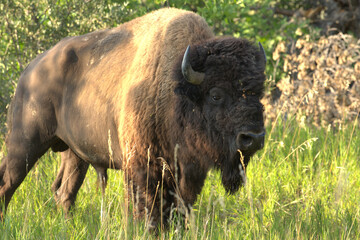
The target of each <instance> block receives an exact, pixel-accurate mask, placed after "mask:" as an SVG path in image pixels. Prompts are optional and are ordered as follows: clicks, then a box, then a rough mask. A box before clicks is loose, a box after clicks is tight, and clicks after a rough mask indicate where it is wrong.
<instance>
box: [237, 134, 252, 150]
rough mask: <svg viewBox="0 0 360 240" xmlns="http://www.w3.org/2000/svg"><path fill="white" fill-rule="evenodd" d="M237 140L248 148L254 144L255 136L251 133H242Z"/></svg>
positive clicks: (240, 144)
mask: <svg viewBox="0 0 360 240" xmlns="http://www.w3.org/2000/svg"><path fill="white" fill-rule="evenodd" d="M237 142H238V145H239V146H240V147H241V146H242V147H245V148H248V147H250V146H251V145H252V143H253V138H252V137H251V136H250V135H247V134H244V133H240V134H239V136H238V140H237Z"/></svg>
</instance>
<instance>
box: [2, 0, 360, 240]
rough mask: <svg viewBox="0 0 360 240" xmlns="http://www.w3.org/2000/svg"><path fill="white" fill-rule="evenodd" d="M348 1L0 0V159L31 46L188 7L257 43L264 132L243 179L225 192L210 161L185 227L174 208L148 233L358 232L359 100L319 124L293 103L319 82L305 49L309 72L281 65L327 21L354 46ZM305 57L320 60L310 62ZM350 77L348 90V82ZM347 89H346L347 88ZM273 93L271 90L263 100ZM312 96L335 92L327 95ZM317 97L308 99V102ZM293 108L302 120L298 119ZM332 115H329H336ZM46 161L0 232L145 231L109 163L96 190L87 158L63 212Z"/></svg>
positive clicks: (325, 32) (92, 235)
mask: <svg viewBox="0 0 360 240" xmlns="http://www.w3.org/2000/svg"><path fill="white" fill-rule="evenodd" d="M359 5H360V4H359V2H358V1H357V0H346V1H345V0H316V1H313V0H290V1H287V0H238V1H236V0H210V1H205V0H193V1H190V0H170V1H162V0H129V1H122V0H121V1H120V0H80V1H78V0H39V1H31V0H0V56H1V58H0V146H2V150H1V152H0V159H1V157H2V156H3V155H4V154H6V150H5V145H4V138H5V133H6V127H5V119H6V108H7V105H8V104H9V102H10V99H11V96H12V95H13V93H14V91H15V88H16V83H17V80H18V78H19V76H20V74H21V72H22V71H23V70H24V68H25V67H26V65H27V64H28V63H29V62H30V61H31V60H32V59H33V58H35V56H36V55H38V54H39V53H41V52H43V51H45V50H47V49H49V48H50V47H51V46H53V45H54V44H55V43H56V42H58V41H59V40H60V39H62V38H63V37H66V36H74V35H80V34H84V33H87V32H90V31H94V30H97V29H102V28H110V27H114V26H116V25H118V24H120V23H122V22H125V21H128V20H131V19H133V18H135V17H137V16H141V15H143V14H145V13H147V12H149V11H151V10H155V9H158V8H162V7H168V6H170V7H177V8H182V9H188V10H192V11H195V12H197V13H199V14H200V15H201V16H203V17H204V18H205V19H206V21H207V22H208V23H209V25H210V26H212V27H213V29H214V31H215V33H216V34H217V35H233V36H237V37H239V36H241V37H246V38H249V39H251V40H253V41H260V42H261V43H262V44H263V46H264V48H265V50H266V52H267V56H268V65H267V75H268V82H267V87H268V88H267V96H266V99H265V100H266V102H267V105H266V109H267V113H269V114H268V115H269V118H268V122H267V137H266V138H267V139H266V145H265V148H264V149H263V150H262V151H261V152H259V153H257V155H256V156H255V157H254V158H253V159H252V161H251V163H250V165H249V168H248V169H247V176H248V181H247V184H246V186H245V188H243V189H241V190H240V191H239V192H238V193H237V194H235V195H233V196H228V195H226V193H225V191H224V189H223V187H222V186H221V184H220V180H219V175H218V173H217V172H210V173H209V178H208V180H207V182H206V186H205V187H204V189H203V191H202V194H201V195H200V196H199V199H198V201H197V202H196V204H195V206H194V209H193V214H192V215H191V217H190V222H189V225H188V230H185V229H184V228H183V227H181V226H180V225H179V224H178V220H177V219H174V221H173V225H172V226H171V229H170V231H168V232H160V235H159V236H160V237H161V238H163V239H182V238H185V239H197V238H198V239H243V238H247V239H254V238H265V239H269V238H274V239H295V238H296V239H319V238H321V239H357V238H360V236H359V233H360V214H359V211H360V210H359V209H360V208H359V206H360V168H359V167H360V158H359V156H360V150H359V146H360V136H359V134H360V129H359V121H358V116H359V112H358V111H359V109H358V108H356V107H355V108H354V109H355V110H354V109H352V115H351V116H352V118H351V119H347V116H346V115H345V114H340V115H339V116H338V117H337V119H335V120H334V118H330V119H332V120H330V122H329V121H327V122H325V123H324V122H323V119H320V120H319V121H320V123H321V124H315V125H316V126H315V125H314V124H313V123H312V119H313V118H312V117H313V116H312V114H313V113H312V112H311V111H297V110H298V109H301V106H304V108H303V109H315V108H313V107H312V105H309V102H306V101H303V97H304V91H298V90H297V89H300V88H301V87H299V86H311V87H310V88H311V89H312V86H314V85H315V86H317V87H318V86H319V85H321V84H323V83H322V82H321V81H322V79H321V78H316V77H313V75H315V74H313V72H311V71H312V70H314V69H312V70H311V67H309V66H310V64H309V62H306V59H307V58H305V57H304V59H305V60H304V61H303V62H304V63H306V64H307V65H306V64H305V65H306V67H308V68H309V69H310V70H311V71H310V70H309V71H308V70H306V69H305V70H306V71H304V74H307V76H311V79H310V80H309V79H308V78H307V79H306V81H307V82H302V81H300V82H299V78H298V74H297V73H296V74H294V71H292V72H291V71H290V72H289V68H291V67H293V68H299V66H300V65H301V63H302V62H301V61H299V59H298V58H295V56H297V55H299V54H300V53H301V56H304V55H306V54H308V53H307V52H303V49H306V48H307V47H306V46H310V45H311V46H318V45H317V44H318V43H319V46H320V45H321V41H320V40H319V39H320V37H321V38H325V39H328V38H329V35H333V34H336V33H338V32H339V31H343V32H344V33H350V34H352V35H353V37H351V38H354V39H355V40H354V41H353V42H355V43H354V44H355V46H352V47H353V49H357V50H359V47H358V46H359V44H358V42H357V39H356V37H359V36H360V31H358V24H356V23H357V22H359V21H357V20H358V19H359V16H358V15H357V12H360V11H359ZM344 12H345V13H346V14H343V13H344ZM354 21H355V24H354ZM299 40H300V41H305V42H307V43H308V44H309V45H306V44H303V48H299V49H298V52H296V51H295V52H294V51H292V50H294V46H296V44H297V42H298V41H299ZM331 41H332V40H331ZM309 48H310V47H309ZM316 49H320V50H316V51H314V52H315V53H316V54H317V55H318V56H321V55H326V54H329V52H327V49H328V48H327V47H326V46H325V47H324V46H323V45H321V47H317V48H316ZM343 50H344V49H341V51H343ZM345 50H346V49H345ZM325 53H326V54H325ZM309 54H310V55H311V54H312V51H310V52H309ZM339 54H340V53H339ZM335 55H336V54H335ZM326 56H327V55H326ZM339 56H340V55H339ZM356 56H357V58H355V59H352V61H351V63H346V65H345V67H346V69H347V70H349V71H350V70H353V71H356V69H357V66H360V65H359V64H360V63H359V62H360V60H359V58H358V57H359V54H357V55H356ZM309 59H310V57H309ZM336 61H338V59H336ZM336 63H338V62H336ZM294 66H296V67H294ZM336 66H337V67H338V66H339V64H336ZM284 67H285V70H284ZM315 69H317V70H319V71H323V72H324V74H325V72H326V71H325V70H324V69H325V68H323V67H321V66H316V67H315ZM330 70H331V69H330ZM336 70H339V69H338V68H336ZM339 71H340V72H342V70H341V69H340V70H339ZM284 79H285V81H284ZM331 79H332V82H331V84H333V86H336V85H337V80H336V78H331ZM349 79H350V82H349V84H350V83H351V82H352V81H353V83H352V85H351V87H353V86H355V87H356V86H359V78H358V77H355V79H353V78H351V77H350V78H349ZM300 80H301V79H300ZM309 82H310V83H311V84H312V85H311V84H310V85H309ZM277 83H279V87H277V86H276V84H277ZM304 84H308V85H304ZM294 86H295V87H294ZM347 88H348V87H347V85H346V84H345V86H344V87H343V88H342V91H345V93H344V92H341V94H342V95H346V96H348V95H349V94H348V93H347V91H348V90H347ZM286 89H287V90H286ZM288 89H291V90H292V91H289V90H288ZM294 89H295V90H294ZM302 89H304V87H302ZM317 89H318V88H316V89H315V90H317ZM334 89H335V88H334ZM349 89H350V88H349ZM354 89H355V88H352V90H351V91H353V92H355V93H356V91H355V90H354ZM356 89H357V88H356ZM286 91H287V92H286ZM324 91H325V90H324ZM282 93H286V94H282ZM357 93H358V92H357ZM281 94H282V95H281ZM315 94H316V91H315ZM336 94H337V93H335V96H336ZM280 96H282V98H281V97H280ZM284 96H285V98H284ZM331 96H333V95H331ZM354 96H355V95H351V97H350V99H352V100H355V101H358V100H359V99H358V95H357V96H355V97H354ZM277 99H280V100H279V102H278V103H277V104H274V103H275V102H276V100H277ZM299 99H300V100H299ZM314 99H322V97H321V96H319V97H317V98H314ZM324 99H326V101H330V100H329V99H331V101H335V100H333V99H336V97H332V98H325V97H324ZM284 102H291V103H293V104H292V107H293V110H294V111H292V114H288V113H289V112H290V111H289V109H286V110H285V109H282V108H281V107H282V105H283V103H284ZM315 102H316V103H314V104H317V103H318V101H315ZM324 104H325V106H326V102H325V103H324ZM290 105H291V104H290ZM295 105H296V106H295ZM335 105H336V104H335ZM329 106H332V105H331V102H329ZM337 107H338V108H339V109H341V107H342V106H341V105H337ZM322 109H323V108H322V107H319V106H317V107H316V111H317V113H318V112H321V111H322ZM356 109H357V112H356ZM320 115H321V114H320ZM320 115H319V114H317V115H316V116H317V117H318V116H320ZM303 117H306V118H307V119H308V120H307V121H303V119H304V118H303ZM339 118H341V119H340V120H341V121H337V120H339ZM317 120H318V119H317ZM350 120H351V121H350ZM315 123H318V121H316V122H315ZM333 123H335V124H333ZM328 124H330V125H329V126H328ZM58 166H59V156H58V155H56V154H53V153H51V152H49V153H47V154H46V156H44V157H43V158H42V159H41V160H40V161H39V163H38V166H37V167H36V168H35V169H33V170H32V171H31V172H30V173H29V175H28V177H27V178H26V180H25V182H24V183H23V184H22V185H21V187H20V188H19V189H18V190H17V192H16V194H15V195H14V197H13V200H12V202H11V204H10V207H9V211H8V214H7V215H6V218H5V224H3V225H0V238H2V239H105V238H107V239H124V238H126V239H142V238H148V237H150V238H155V236H152V235H149V234H148V233H147V232H146V231H145V226H144V223H143V222H134V221H133V220H132V218H131V206H130V209H128V208H126V207H125V205H126V204H125V192H124V190H123V183H122V173H121V171H109V174H110V179H109V186H108V188H107V191H106V195H105V196H104V197H102V196H101V194H100V191H99V190H98V189H97V188H96V187H95V186H96V176H95V175H96V174H95V172H94V171H93V170H92V169H91V171H90V172H89V174H88V176H87V178H86V180H85V183H84V185H83V187H82V189H81V190H80V193H79V196H78V200H77V202H76V204H77V206H76V209H75V214H74V217H73V218H72V219H70V220H65V219H64V218H63V213H62V211H61V210H60V209H57V208H56V204H55V201H54V199H53V197H52V193H51V191H50V185H51V182H52V181H53V180H54V178H55V176H56V173H57V171H58ZM101 216H102V217H101Z"/></svg>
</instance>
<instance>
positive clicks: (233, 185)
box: [221, 152, 250, 194]
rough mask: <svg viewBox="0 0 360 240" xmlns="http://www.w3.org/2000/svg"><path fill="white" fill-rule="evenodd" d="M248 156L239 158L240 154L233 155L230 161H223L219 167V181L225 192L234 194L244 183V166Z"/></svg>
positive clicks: (248, 158)
mask: <svg viewBox="0 0 360 240" xmlns="http://www.w3.org/2000/svg"><path fill="white" fill-rule="evenodd" d="M249 160H250V157H249V156H241V155H240V152H237V153H236V154H234V156H233V157H231V158H230V161H224V162H223V164H222V166H221V175H222V176H221V180H222V184H223V185H224V187H225V190H226V192H228V193H230V194H234V193H235V192H236V191H237V190H238V189H239V187H240V186H241V185H245V182H246V174H245V173H246V171H245V169H246V166H247V164H248V162H249Z"/></svg>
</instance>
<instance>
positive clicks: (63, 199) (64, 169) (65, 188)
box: [51, 148, 89, 217]
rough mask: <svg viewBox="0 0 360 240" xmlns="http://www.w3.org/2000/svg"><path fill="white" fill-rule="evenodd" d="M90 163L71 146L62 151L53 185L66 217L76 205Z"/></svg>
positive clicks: (55, 195) (56, 197) (56, 198)
mask: <svg viewBox="0 0 360 240" xmlns="http://www.w3.org/2000/svg"><path fill="white" fill-rule="evenodd" d="M88 168H89V164H88V163H87V162H85V161H83V160H82V159H80V158H79V157H78V156H77V155H76V154H75V153H74V152H73V151H72V150H71V149H70V148H69V149H68V150H66V151H64V152H61V165H60V170H59V173H58V175H57V176H56V179H55V181H54V183H53V184H52V186H51V190H52V191H53V192H54V197H55V200H56V202H57V203H58V204H59V205H60V206H62V208H63V209H64V212H65V217H69V214H70V210H71V209H72V208H73V207H74V205H75V200H76V195H77V193H78V191H79V189H80V187H81V185H82V183H83V182H84V179H85V176H86V173H87V170H88Z"/></svg>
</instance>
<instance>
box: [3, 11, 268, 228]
mask: <svg viewBox="0 0 360 240" xmlns="http://www.w3.org/2000/svg"><path fill="white" fill-rule="evenodd" d="M265 63H266V58H265V56H264V50H263V49H262V47H261V45H260V48H259V47H258V46H256V45H255V44H253V43H251V42H249V41H247V40H245V39H238V38H233V37H214V36H213V33H212V32H211V30H210V28H209V27H208V26H207V24H206V22H205V21H204V20H203V19H202V18H201V17H199V16H198V15H196V14H194V13H191V12H187V11H183V10H177V9H162V10H159V11H156V12H153V13H150V14H147V15H145V16H143V17H140V18H137V19H135V20H133V21H130V22H128V23H125V24H122V25H120V26H119V27H117V28H114V29H110V30H103V31H98V32H94V33H89V34H86V35H83V36H79V37H70V38H66V39H64V40H62V41H60V42H59V43H58V44H56V45H55V46H54V47H53V48H52V49H50V50H48V51H47V52H45V53H43V54H41V55H39V56H38V57H37V58H36V59H34V60H33V61H32V62H31V63H30V64H29V66H28V67H27V68H26V69H25V71H24V72H23V74H22V75H21V77H20V79H19V83H18V85H17V89H16V93H15V97H14V99H13V100H12V103H11V107H10V108H9V112H8V116H9V118H8V126H9V132H8V135H7V139H6V147H7V152H8V154H7V156H5V157H4V158H3V159H2V161H1V165H0V214H1V215H2V214H3V212H2V210H3V209H6V208H7V206H8V204H9V202H10V199H11V197H12V196H13V194H14V193H15V190H16V189H17V187H18V186H19V185H20V184H21V182H22V181H23V180H24V178H25V176H26V175H27V172H28V170H30V169H31V167H32V166H34V164H35V163H36V161H37V160H38V158H40V157H41V156H42V155H43V154H44V153H45V152H46V151H47V150H48V149H49V148H51V149H52V150H53V151H59V152H62V153H61V154H62V155H61V156H62V163H61V167H60V171H59V173H58V176H57V178H56V180H55V182H54V183H53V185H52V189H53V191H54V192H55V199H56V200H57V201H58V203H59V204H60V205H61V206H62V207H63V208H64V210H65V213H68V212H69V210H70V208H71V207H72V206H73V205H74V202H75V198H76V194H77V192H78V190H79V188H80V187H81V184H82V182H83V180H84V178H85V175H86V172H87V169H88V166H89V165H92V166H93V167H94V168H95V169H96V171H97V172H98V174H99V178H100V179H101V183H102V186H103V189H104V188H105V186H106V181H107V172H106V171H107V169H108V168H113V169H122V170H124V171H125V181H126V183H127V186H128V192H129V198H130V199H132V200H133V201H134V206H135V208H136V209H135V212H134V214H135V216H136V217H139V216H144V215H146V219H147V220H149V219H151V221H150V224H149V226H151V227H156V226H158V224H160V223H161V224H162V225H166V224H167V220H168V219H169V216H170V210H171V208H172V207H175V208H176V207H177V208H179V209H187V210H188V209H189V208H190V206H191V205H192V204H193V203H194V201H195V200H196V197H197V195H198V194H199V193H200V192H201V189H202V187H203V184H204V181H205V178H206V175H207V172H208V171H209V170H210V169H211V168H215V169H219V170H220V171H221V174H222V183H223V185H224V187H225V189H226V190H227V191H228V192H230V193H234V192H236V191H237V190H238V189H239V187H240V185H241V183H242V182H243V180H242V176H241V173H240V170H241V169H242V170H244V171H245V168H246V166H247V164H248V162H249V160H250V157H251V156H252V155H253V154H254V153H255V152H256V151H257V150H259V149H261V148H262V146H263V143H264V134H265V132H264V123H263V108H262V105H261V103H260V98H261V97H262V95H263V89H264V80H265V75H264V69H265ZM187 210H186V211H187Z"/></svg>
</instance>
